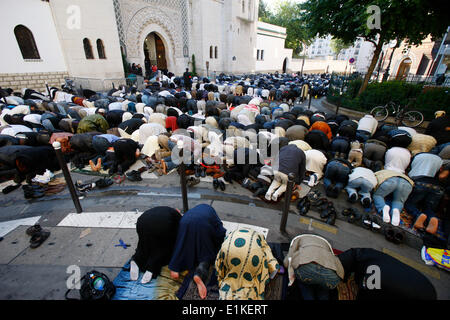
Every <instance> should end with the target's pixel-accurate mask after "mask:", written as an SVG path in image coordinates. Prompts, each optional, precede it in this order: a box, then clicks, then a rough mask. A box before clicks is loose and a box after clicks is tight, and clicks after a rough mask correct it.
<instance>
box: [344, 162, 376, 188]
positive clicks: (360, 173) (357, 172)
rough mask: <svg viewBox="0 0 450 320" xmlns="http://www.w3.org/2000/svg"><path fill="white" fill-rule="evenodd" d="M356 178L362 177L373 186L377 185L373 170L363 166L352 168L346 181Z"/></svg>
mask: <svg viewBox="0 0 450 320" xmlns="http://www.w3.org/2000/svg"><path fill="white" fill-rule="evenodd" d="M358 178H364V179H365V180H367V181H369V182H370V183H371V184H372V186H373V187H374V188H375V187H376V186H377V183H378V182H377V178H376V177H375V174H374V173H373V171H372V170H370V169H367V168H364V167H358V168H355V169H353V171H352V173H350V175H349V176H348V181H349V182H350V181H353V180H356V179H358Z"/></svg>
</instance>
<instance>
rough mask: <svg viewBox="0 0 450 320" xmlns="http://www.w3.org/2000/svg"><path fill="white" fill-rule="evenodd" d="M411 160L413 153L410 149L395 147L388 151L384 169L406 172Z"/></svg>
mask: <svg viewBox="0 0 450 320" xmlns="http://www.w3.org/2000/svg"><path fill="white" fill-rule="evenodd" d="M410 162H411V153H410V152H409V150H408V149H405V148H400V147H393V148H391V149H389V150H388V151H387V152H386V155H385V158H384V163H385V166H384V169H385V170H393V171H397V172H400V173H405V171H406V168H407V167H408V166H409V163H410Z"/></svg>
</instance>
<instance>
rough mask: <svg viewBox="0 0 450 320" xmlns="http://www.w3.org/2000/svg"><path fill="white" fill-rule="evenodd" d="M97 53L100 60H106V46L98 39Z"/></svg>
mask: <svg viewBox="0 0 450 320" xmlns="http://www.w3.org/2000/svg"><path fill="white" fill-rule="evenodd" d="M97 52H98V57H99V59H106V54H105V46H104V45H103V41H102V40H101V39H97Z"/></svg>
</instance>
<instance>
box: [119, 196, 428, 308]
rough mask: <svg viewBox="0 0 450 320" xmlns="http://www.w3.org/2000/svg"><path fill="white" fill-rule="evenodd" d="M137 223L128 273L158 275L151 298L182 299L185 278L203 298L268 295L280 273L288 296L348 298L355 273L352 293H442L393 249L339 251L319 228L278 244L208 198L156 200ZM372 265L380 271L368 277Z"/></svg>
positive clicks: (123, 295) (125, 295)
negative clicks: (178, 205)
mask: <svg viewBox="0 0 450 320" xmlns="http://www.w3.org/2000/svg"><path fill="white" fill-rule="evenodd" d="M136 231H137V234H138V245H137V248H136V251H135V252H134V254H133V255H132V257H131V261H130V268H129V275H128V274H126V275H124V278H123V280H124V281H126V282H127V283H130V280H131V281H138V282H139V283H143V284H146V283H149V282H153V285H152V286H151V287H152V292H148V291H147V292H148V294H149V297H148V299H152V300H160V299H176V298H177V297H179V296H178V295H177V294H179V291H180V290H181V287H182V284H183V283H184V280H185V279H192V281H194V282H195V284H196V287H197V288H196V289H197V291H198V296H199V297H200V298H201V299H205V298H208V299H209V300H215V299H220V300H264V299H266V298H267V299H269V296H268V295H269V292H268V291H270V290H268V287H269V285H271V282H274V281H276V280H277V279H276V277H285V278H286V283H288V285H287V287H288V288H290V289H287V290H286V291H288V293H287V294H286V297H285V299H287V300H289V299H292V300H294V299H300V300H301V299H304V300H334V299H336V300H337V299H341V298H342V296H346V297H344V298H346V299H349V295H346V294H344V293H343V292H339V291H340V290H341V289H340V288H341V287H339V285H340V284H345V285H344V287H346V286H347V285H346V283H347V282H348V281H349V279H354V280H352V281H354V283H355V287H356V289H355V292H357V293H355V294H354V296H353V299H355V298H356V299H367V300H373V299H386V300H387V299H420V300H422V299H425V300H426V299H436V290H435V288H434V286H433V284H432V283H431V282H430V281H429V280H428V279H427V277H425V276H424V275H423V274H422V273H420V272H419V271H417V270H415V269H414V268H412V267H410V266H408V265H406V264H404V263H402V262H400V261H398V260H397V259H395V258H393V257H391V256H389V255H388V254H385V253H383V252H380V251H377V250H374V249H370V248H357V249H349V250H347V251H345V252H337V251H336V252H335V250H334V248H332V246H331V244H330V243H329V241H328V240H327V239H325V238H323V237H321V236H317V235H314V234H300V235H298V236H296V237H294V238H293V239H292V241H291V242H290V244H288V247H286V248H282V247H274V246H273V244H270V243H268V242H267V241H266V238H265V236H264V234H263V233H262V232H259V231H256V230H254V229H252V228H247V227H245V228H244V227H240V228H237V229H234V230H229V232H227V230H226V229H225V228H224V224H223V222H222V221H221V219H220V218H219V216H218V215H217V213H216V211H215V209H214V208H213V207H212V206H210V205H208V204H199V205H197V206H195V207H193V208H192V209H190V210H188V211H187V212H185V213H184V214H181V213H180V212H179V210H178V209H174V208H171V207H166V206H161V207H155V208H151V209H149V210H146V211H145V212H144V213H143V214H142V215H141V216H140V217H139V218H138V220H137V223H136ZM285 252H286V254H285ZM373 266H377V267H378V268H379V271H380V274H379V276H380V277H379V278H377V281H374V282H373V283H369V281H368V280H367V278H368V276H369V275H371V274H373V270H371V269H370V268H373ZM369 278H370V277H369ZM366 282H367V283H366ZM279 283H280V282H279ZM194 287H195V286H194ZM135 289H136V287H133V290H135ZM217 291H218V294H217ZM272 291H273V292H279V290H276V289H272ZM293 292H298V294H297V295H295V294H294V293H293ZM134 296H135V294H134V293H133V292H132V291H130V289H129V288H128V287H127V286H118V287H117V291H116V296H115V299H117V300H121V299H132V298H133V297H134ZM140 298H141V299H142V297H140ZM271 298H272V299H273V298H274V297H273V296H272V297H271ZM276 298H278V299H280V297H276Z"/></svg>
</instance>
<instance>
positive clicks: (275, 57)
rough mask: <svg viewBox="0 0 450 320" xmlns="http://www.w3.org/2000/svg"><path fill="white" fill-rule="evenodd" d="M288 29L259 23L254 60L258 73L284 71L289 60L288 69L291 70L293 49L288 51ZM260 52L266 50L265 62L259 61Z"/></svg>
mask: <svg viewBox="0 0 450 320" xmlns="http://www.w3.org/2000/svg"><path fill="white" fill-rule="evenodd" d="M285 33H286V29H285V28H282V27H279V26H274V25H271V24H268V23H263V22H258V29H257V38H256V47H255V49H254V52H253V59H255V61H256V63H255V66H256V72H264V71H279V72H281V71H282V69H283V62H284V60H285V58H288V64H287V69H290V62H291V60H292V51H293V50H292V49H286V48H285V47H284V46H285V42H286V36H285V35H283V34H285ZM258 50H260V52H261V50H264V56H263V60H257V56H258Z"/></svg>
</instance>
